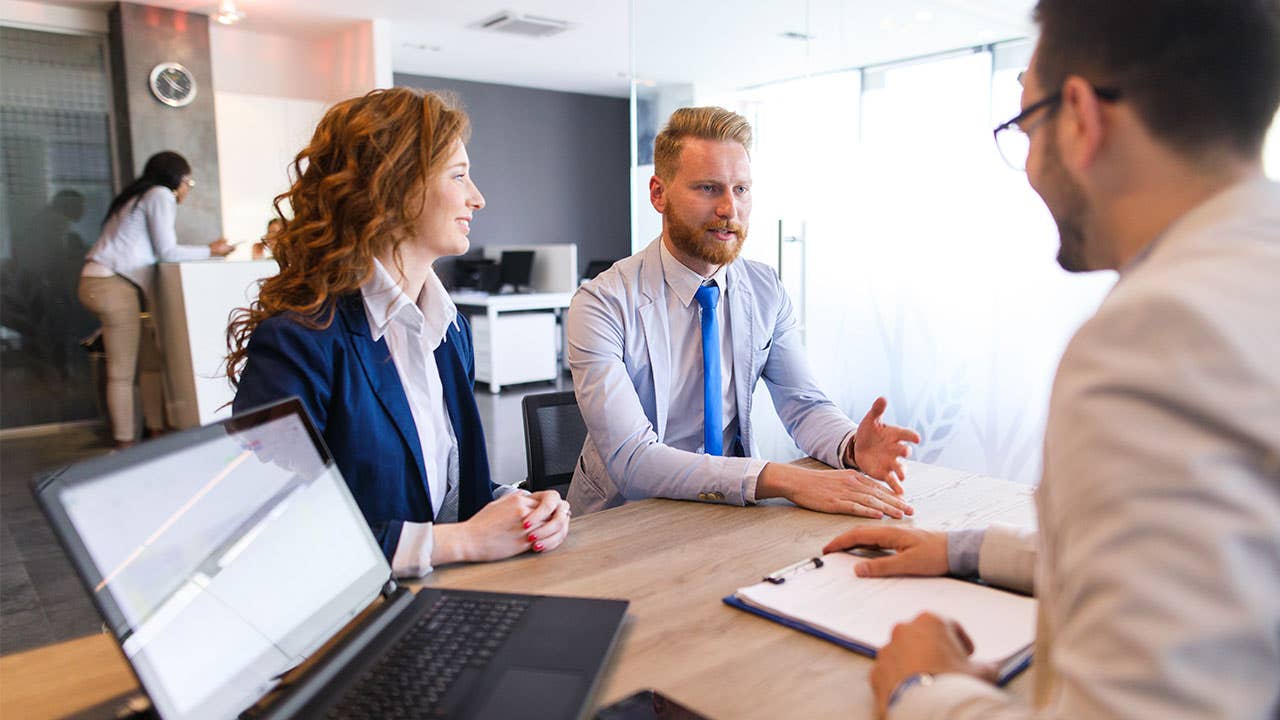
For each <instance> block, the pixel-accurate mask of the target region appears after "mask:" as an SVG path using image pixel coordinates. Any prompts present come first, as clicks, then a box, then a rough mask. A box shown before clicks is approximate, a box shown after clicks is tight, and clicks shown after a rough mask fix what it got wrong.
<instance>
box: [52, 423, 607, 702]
mask: <svg viewBox="0 0 1280 720" xmlns="http://www.w3.org/2000/svg"><path fill="white" fill-rule="evenodd" d="M34 490H35V495H36V498H37V501H38V503H39V504H40V506H41V508H42V509H43V511H44V512H45V514H46V515H47V516H48V518H49V521H50V523H51V524H52V526H53V530H54V532H55V534H56V535H57V536H58V538H59V540H60V541H61V542H62V544H63V546H64V547H65V549H66V550H67V554H68V556H69V557H70V559H71V562H72V564H73V565H74V566H75V568H76V571H77V573H78V574H79V575H80V578H81V580H82V581H84V583H85V585H86V586H87V587H88V589H89V592H90V594H91V595H92V596H93V600H94V602H95V604H96V605H97V607H98V610H99V612H100V613H101V614H102V617H103V619H104V620H105V621H106V628H107V629H108V630H109V631H110V632H111V633H113V634H114V635H115V637H116V639H117V640H118V641H119V643H120V647H121V649H122V651H123V653H124V656H125V657H126V658H127V659H128V661H129V664H130V665H131V666H132V668H133V671H134V673H135V674H136V676H137V678H138V682H139V684H140V685H141V687H142V689H143V690H144V691H145V693H146V694H147V696H148V697H149V699H150V701H151V704H152V708H153V710H154V713H155V714H156V715H158V716H159V717H161V718H165V720H176V719H181V720H202V719H204V718H228V717H236V716H238V715H240V714H241V713H243V712H244V711H246V710H247V709H249V708H251V707H253V706H255V705H257V706H258V707H254V709H253V711H252V715H253V717H261V718H272V719H275V718H292V717H304V718H312V717H344V718H345V717H353V718H358V717H370V718H385V717H404V718H419V717H422V718H523V717H528V718H533V717H537V718H581V717H584V716H585V715H586V713H587V711H588V710H589V709H590V707H589V705H590V701H591V698H592V695H593V692H594V688H595V685H596V681H597V680H598V678H599V675H600V669H601V667H602V666H603V664H604V663H605V661H606V659H607V658H608V656H609V653H610V651H611V649H612V647H613V645H614V642H615V640H616V638H617V635H618V630H619V628H620V626H621V624H622V620H623V617H624V616H625V614H626V608H627V602H626V601H625V600H593V599H584V598H569V597H547V596H538V595H514V594H505V593H491V592H470V591H463V590H449V589H438V588H424V589H422V590H421V591H419V592H418V593H416V594H415V593H413V592H411V591H409V590H408V589H406V588H402V587H398V586H397V585H396V583H395V581H394V580H393V579H392V578H391V569H390V567H389V566H388V564H387V561H386V559H385V558H384V557H383V555H382V551H381V549H380V548H379V546H378V543H377V541H376V540H375V539H374V537H373V534H372V533H371V532H370V530H369V527H368V525H367V524H366V523H365V519H364V516H363V515H362V514H361V512H360V509H359V508H358V507H357V505H356V503H355V500H354V499H353V498H352V497H351V493H350V492H349V491H348V489H347V485H346V483H345V482H344V481H343V479H342V476H341V474H340V473H339V472H338V470H337V467H336V466H335V464H334V462H333V458H332V457H331V456H330V455H329V452H328V450H327V449H326V447H325V445H324V442H323V441H322V439H321V438H320V435H319V434H318V433H317V432H316V430H315V428H314V427H313V426H312V425H311V422H310V420H309V419H308V417H307V414H306V412H305V411H304V410H303V408H302V405H301V403H300V402H298V401H297V400H296V399H290V400H287V401H284V402H281V403H277V404H274V405H270V406H267V407H264V408H261V409H258V410H254V411H252V412H249V413H245V414H243V415H240V416H237V417H235V418H232V419H229V420H224V421H222V422H218V423H214V424H211V425H207V426H205V427H201V428H195V429H192V430H188V431H184V432H181V433H176V434H172V435H166V436H164V437H161V438H158V439H156V440H153V441H151V442H148V443H145V444H141V445H138V446H135V447H134V448H130V449H129V450H126V451H123V452H119V453H115V454H112V455H108V456H105V457H100V458H96V459H93V460H90V461H87V462H83V463H80V464H77V465H73V466H71V467H69V468H66V469H64V470H62V471H59V472H57V473H55V474H53V475H52V476H50V477H47V478H43V479H41V480H38V481H37V482H36V483H35V488H34ZM366 610H367V611H368V612H366ZM358 616H359V619H358V620H357V617H358ZM353 621H354V622H353ZM344 629H345V631H346V632H345V634H342V637H341V639H340V640H339V641H337V642H336V643H335V644H334V646H333V648H332V649H330V650H329V651H327V652H326V653H325V655H324V657H322V658H320V659H319V660H318V661H317V662H315V663H312V664H310V665H308V666H307V667H306V668H303V669H302V670H300V671H298V672H294V673H291V674H290V677H289V678H288V681H287V682H282V678H283V677H284V676H285V674H286V673H287V672H288V671H290V670H291V669H293V668H295V667H297V666H298V665H299V664H300V663H302V662H303V661H304V660H306V659H307V658H309V657H310V656H312V655H313V654H314V653H316V651H317V650H319V649H320V648H321V647H322V646H323V645H325V644H326V643H327V642H328V641H329V640H330V639H332V638H334V637H335V636H337V635H339V634H340V633H342V631H343V630H344ZM268 693H271V694H272V698H270V699H269V700H268V701H267V702H266V703H263V704H259V703H260V701H261V700H262V699H263V698H264V697H265V696H267V695H268Z"/></svg>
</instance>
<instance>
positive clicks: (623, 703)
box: [595, 690, 710, 720]
mask: <svg viewBox="0 0 1280 720" xmlns="http://www.w3.org/2000/svg"><path fill="white" fill-rule="evenodd" d="M595 720H710V718H708V717H706V716H705V715H700V714H698V713H696V712H694V711H692V710H690V709H689V708H687V707H685V706H684V705H681V704H680V703H678V702H676V701H675V700H672V699H671V698H669V697H667V696H666V695H663V694H662V693H660V692H658V691H657V690H641V691H639V692H637V693H636V694H634V695H631V696H629V697H625V698H623V699H621V700H619V701H618V702H616V703H614V704H612V705H610V706H609V707H604V708H600V710H598V711H597V712H596V718H595Z"/></svg>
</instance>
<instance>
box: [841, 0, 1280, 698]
mask: <svg viewBox="0 0 1280 720" xmlns="http://www.w3.org/2000/svg"><path fill="white" fill-rule="evenodd" d="M1035 19H1036V21H1037V22H1038V23H1039V25H1040V30H1041V35H1040V40H1039V43H1038V46H1037V48H1036V52H1035V54H1034V56H1033V57H1032V60H1031V67H1030V68H1028V70H1027V72H1026V73H1025V75H1024V78H1023V85H1024V90H1023V94H1022V107H1023V110H1022V112H1021V113H1019V114H1018V116H1017V117H1015V118H1013V119H1012V120H1010V121H1009V122H1008V123H1005V124H1004V125H1001V126H1000V127H999V128H997V129H996V137H997V140H998V141H999V143H1000V146H1001V150H1002V152H1004V153H1005V156H1006V159H1007V160H1009V161H1010V163H1011V164H1014V165H1016V166H1018V167H1020V168H1023V167H1025V169H1026V172H1027V179H1028V180H1029V181H1030V183H1031V185H1032V187H1033V188H1035V190H1036V192H1038V193H1039V194H1040V196H1041V198H1043V199H1044V202H1045V204H1046V205H1047V206H1048V208H1049V210H1050V212H1051V213H1052V215H1053V217H1054V219H1055V221H1056V222H1057V225H1058V231H1059V233H1060V235H1061V250H1060V251H1059V255H1058V260H1059V262H1060V263H1061V264H1062V266H1063V267H1064V268H1066V269H1067V270H1070V271H1073V272H1074V271H1086V270H1098V269H1114V270H1118V271H1119V272H1120V279H1119V282H1118V283H1117V285H1116V287H1115V289H1114V290H1112V292H1111V294H1110V295H1109V296H1108V297H1107V299H1106V300H1105V301H1104V302H1103V304H1102V306H1101V307H1100V308H1099V310H1098V312H1097V314H1096V315H1095V316H1094V317H1093V318H1092V319H1090V320H1089V321H1088V322H1087V323H1085V325H1084V326H1083V327H1082V328H1081V329H1080V331H1079V332H1078V333H1077V334H1076V336H1075V338H1074V339H1073V340H1072V341H1071V344H1070V345H1069V347H1068V348H1067V350H1066V353H1065V355H1064V356H1063V359H1062V363H1061V365H1060V367H1059V370H1058V377H1057V379H1056V381H1055V384H1054V389H1053V399H1052V402H1051V404H1050V411H1049V422H1048V426H1047V428H1046V439H1045V455H1044V477H1043V479H1042V481H1041V484H1040V487H1039V489H1038V491H1037V496H1036V502H1037V514H1038V517H1039V524H1040V531H1039V533H1038V534H1024V533H1019V532H1017V531H1014V530H1012V529H1009V528H1005V527H999V526H993V527H990V528H988V529H986V530H978V531H962V532H953V533H945V534H944V533H934V532H928V531H923V530H916V529H911V528H895V527H888V526H885V527H875V526H872V527H863V528H856V529H854V530H851V531H849V532H847V533H845V534H844V535H841V536H840V537H838V538H836V539H835V540H833V541H832V542H831V543H830V544H829V545H828V547H827V550H828V551H831V550H836V549H839V548H845V547H849V546H852V545H880V546H883V547H889V548H893V549H895V550H897V551H898V552H897V553H896V554H894V555H891V556H888V557H886V558H883V559H877V560H869V561H866V562H864V563H862V564H861V565H860V566H858V567H857V568H856V572H857V573H858V575H860V576H865V577H873V576H882V575H895V574H901V575H940V574H944V573H948V572H949V573H951V574H955V575H969V576H972V575H979V576H981V578H982V579H983V580H984V581H986V582H988V583H992V584H997V585H1001V586H1005V587H1010V588H1013V589H1019V590H1023V591H1027V592H1029V591H1032V590H1033V589H1034V591H1035V594H1036V595H1037V596H1038V597H1039V600H1040V609H1039V618H1038V623H1037V638H1036V647H1035V660H1034V663H1033V665H1032V672H1033V678H1032V698H1031V700H1032V704H1031V706H1030V707H1027V706H1025V705H1023V704H1021V703H1019V702H1017V701H1015V700H1014V699H1012V698H1010V697H1009V696H1008V695H1006V694H1004V693H1002V692H1001V691H999V690H997V689H996V688H995V687H993V686H992V685H991V684H990V679H991V678H992V677H993V670H992V668H989V667H984V666H981V665H979V664H977V663H974V662H972V661H971V660H970V659H969V654H970V652H971V651H972V647H971V644H970V642H969V640H968V638H967V637H966V635H965V633H964V630H963V628H961V627H959V626H958V625H957V624H956V623H954V622H951V621H949V620H947V619H945V618H940V617H937V616H933V615H921V616H920V617H918V618H916V619H915V620H913V621H912V622H910V623H906V624H903V625H899V626H898V627H897V628H895V630H894V633H893V637H892V641H891V642H890V643H889V644H888V645H887V646H886V647H885V648H884V649H883V650H882V651H881V652H880V654H879V656H878V657H877V660H876V664H875V666H874V667H873V669H872V671H871V685H872V688H873V690H874V692H875V697H876V701H877V705H878V709H879V710H880V712H881V713H882V714H887V716H888V717H890V718H894V719H895V720H896V719H898V718H925V717H928V718H940V717H948V718H993V717H998V718H1014V717H1031V716H1034V717H1037V718H1114V717H1128V718H1162V719H1167V718H1215V719H1216V718H1257V719H1259V720H1261V719H1262V718H1277V717H1280V186H1277V185H1276V184H1275V183H1272V182H1269V181H1268V180H1267V179H1266V178H1265V177H1264V176H1263V171H1262V160H1261V155H1262V145H1263V142H1264V139H1265V136H1266V133H1267V129H1268V127H1269V126H1270V124H1271V123H1272V118H1273V117H1274V116H1275V113H1276V108H1277V105H1280V3H1278V2H1277V1H1276V0H1181V1H1180V2H1167V1H1161V0H1126V1H1125V2H1116V1H1115V0H1040V2H1039V3H1038V4H1037V7H1036V10H1035ZM1019 142H1020V143H1021V144H1020V146H1019Z"/></svg>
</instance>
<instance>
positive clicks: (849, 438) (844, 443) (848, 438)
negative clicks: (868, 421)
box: [836, 430, 862, 472]
mask: <svg viewBox="0 0 1280 720" xmlns="http://www.w3.org/2000/svg"><path fill="white" fill-rule="evenodd" d="M857 433H858V431H857V430H850V431H849V432H848V433H846V434H845V436H844V439H843V440H841V441H840V447H839V448H837V449H836V457H838V458H840V467H841V468H844V469H845V470H857V471H858V472H862V468H860V467H858V466H857V465H850V464H848V463H846V462H845V461H844V458H845V454H844V453H845V450H846V449H847V448H848V447H849V444H850V443H852V442H853V436H854V435H856V434H857Z"/></svg>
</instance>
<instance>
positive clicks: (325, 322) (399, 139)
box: [227, 87, 470, 387]
mask: <svg viewBox="0 0 1280 720" xmlns="http://www.w3.org/2000/svg"><path fill="white" fill-rule="evenodd" d="M469 133H470V120H469V119H468V118H467V115H466V113H465V112H463V111H462V110H461V109H460V108H458V107H457V106H456V105H455V104H454V103H452V102H450V101H448V100H446V99H445V98H444V97H442V96H440V95H438V94H436V93H432V92H426V91H423V90H417V89H413V88H404V87H397V88H391V89H387V90H374V91H373V92H371V93H369V94H368V95H364V96H363V97H358V98H352V99H350V100H344V101H343V102H340V103H338V104H337V105H334V106H333V107H332V108H330V109H329V111H328V112H327V113H325V115H324V118H322V119H321V120H320V124H319V125H317V126H316V131H315V134H314V135H312V136H311V142H310V143H308V144H307V146H306V147H305V148H303V149H302V152H299V153H298V156H297V157H296V158H294V161H293V165H292V175H293V177H294V178H295V180H294V182H293V186H292V187H290V188H289V190H288V192H285V193H282V194H281V195H279V196H277V197H276V198H275V202H274V206H275V210H276V214H277V215H279V216H280V218H281V219H283V220H284V229H282V230H281V231H280V233H279V235H278V236H277V237H276V240H275V246H274V247H273V248H272V253H273V255H274V256H275V259H276V262H277V263H278V264H279V265H280V272H279V273H277V274H276V275H274V276H272V277H269V278H267V279H265V280H263V281H262V283H261V285H260V287H259V290H258V299H257V300H255V301H254V302H253V303H251V304H250V305H249V307H247V308H238V309H236V310H235V311H233V312H232V319H231V323H230V325H229V326H228V328H227V351H228V352H227V378H228V379H229V380H230V381H231V385H232V386H233V387H235V386H236V385H237V384H238V382H239V377H240V372H241V371H242V369H243V366H244V363H245V360H246V353H247V348H248V344H249V338H250V336H252V335H253V331H254V329H255V328H257V327H258V325H259V323H261V322H262V321H263V320H266V319H267V318H269V317H273V316H275V315H279V314H282V313H293V314H294V315H295V316H296V319H297V320H298V321H299V322H301V323H303V324H305V325H307V326H309V327H314V328H326V327H328V326H329V324H330V323H332V322H333V313H334V309H335V305H334V300H335V299H336V298H338V297H340V296H342V295H345V294H347V293H351V292H355V291H356V290H358V289H359V288H360V286H361V285H363V284H364V283H365V282H367V281H368V280H369V278H371V277H372V276H373V271H374V265H373V259H374V258H375V257H377V256H379V255H381V254H383V253H384V252H386V251H387V250H391V251H392V253H393V257H395V258H396V262H397V264H398V263H399V247H400V244H401V243H402V242H404V241H405V239H406V238H408V237H410V236H411V235H412V232H413V228H414V223H415V222H416V221H417V219H418V217H419V216H420V215H421V214H422V212H423V192H424V188H425V187H426V185H427V179H428V178H431V177H434V176H435V174H436V173H438V172H439V171H440V170H441V168H442V166H443V164H444V162H445V161H446V160H447V159H448V158H449V154H450V152H451V151H452V150H453V147H454V143H455V142H458V141H462V142H466V140H467V138H468V136H469ZM282 203H287V204H288V206H289V209H290V210H292V219H284V217H285V213H284V212H282V211H281V204H282Z"/></svg>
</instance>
